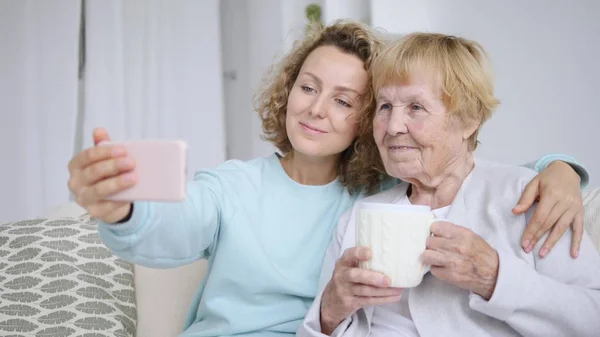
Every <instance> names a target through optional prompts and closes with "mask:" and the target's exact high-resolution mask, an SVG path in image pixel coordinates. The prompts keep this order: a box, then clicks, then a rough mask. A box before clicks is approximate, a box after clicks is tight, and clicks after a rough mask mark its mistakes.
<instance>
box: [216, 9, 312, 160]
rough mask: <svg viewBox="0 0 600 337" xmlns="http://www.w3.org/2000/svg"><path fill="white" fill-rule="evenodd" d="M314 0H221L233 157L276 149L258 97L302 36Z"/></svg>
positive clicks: (228, 113) (228, 121)
mask: <svg viewBox="0 0 600 337" xmlns="http://www.w3.org/2000/svg"><path fill="white" fill-rule="evenodd" d="M310 3H318V1H308V0H298V1H281V0H248V1H238V0H222V1H221V29H222V36H223V40H222V46H221V48H222V54H223V67H224V71H225V80H224V81H225V82H224V92H225V97H226V99H225V111H226V112H225V115H226V127H227V147H228V154H227V155H228V158H234V159H242V160H248V159H251V158H255V157H259V156H264V155H269V154H271V153H273V151H275V147H273V146H272V145H271V144H270V143H268V142H265V141H263V140H261V139H260V135H261V134H262V131H261V122H260V118H259V117H258V114H257V113H256V112H255V111H254V105H253V98H254V95H255V94H256V92H257V90H258V89H259V87H260V86H261V84H262V83H261V81H262V80H263V76H264V75H265V73H267V72H268V71H269V70H270V69H271V66H272V65H274V64H275V63H276V62H278V61H279V60H280V59H281V57H282V56H284V55H285V53H287V52H288V51H289V50H290V49H291V47H292V44H293V42H294V41H295V40H296V39H298V38H301V37H302V36H303V34H304V27H305V20H304V16H305V15H304V13H305V7H306V6H307V5H309V4H310Z"/></svg>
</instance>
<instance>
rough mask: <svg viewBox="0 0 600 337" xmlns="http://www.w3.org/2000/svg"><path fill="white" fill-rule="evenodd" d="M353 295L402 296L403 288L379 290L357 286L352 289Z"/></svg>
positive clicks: (377, 288)
mask: <svg viewBox="0 0 600 337" xmlns="http://www.w3.org/2000/svg"><path fill="white" fill-rule="evenodd" d="M352 294H354V296H359V297H389V296H399V295H400V294H402V288H379V287H373V286H369V285H366V284H356V285H354V286H353V287H352Z"/></svg>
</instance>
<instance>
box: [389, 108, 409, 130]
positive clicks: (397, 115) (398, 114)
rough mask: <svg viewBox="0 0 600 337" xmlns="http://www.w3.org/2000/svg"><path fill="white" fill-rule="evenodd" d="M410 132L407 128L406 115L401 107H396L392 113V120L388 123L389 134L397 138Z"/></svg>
mask: <svg viewBox="0 0 600 337" xmlns="http://www.w3.org/2000/svg"><path fill="white" fill-rule="evenodd" d="M407 132H408V127H407V126H406V114H405V113H404V110H403V109H402V108H401V107H394V108H393V109H392V112H391V113H390V118H389V120H388V123H387V133H388V134H390V135H392V136H396V135H399V134H404V133H407Z"/></svg>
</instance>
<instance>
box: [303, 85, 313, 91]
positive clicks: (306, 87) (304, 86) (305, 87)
mask: <svg viewBox="0 0 600 337" xmlns="http://www.w3.org/2000/svg"><path fill="white" fill-rule="evenodd" d="M300 88H301V89H302V91H304V92H315V89H313V88H311V87H309V86H306V85H303V86H300Z"/></svg>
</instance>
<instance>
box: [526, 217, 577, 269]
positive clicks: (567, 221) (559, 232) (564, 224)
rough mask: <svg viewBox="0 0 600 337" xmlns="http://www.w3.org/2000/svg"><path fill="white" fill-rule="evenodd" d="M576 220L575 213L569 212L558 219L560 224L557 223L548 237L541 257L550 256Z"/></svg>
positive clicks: (541, 251)
mask: <svg viewBox="0 0 600 337" xmlns="http://www.w3.org/2000/svg"><path fill="white" fill-rule="evenodd" d="M555 208H556V207H555ZM574 220H575V212H574V211H570V210H568V211H567V212H565V213H563V214H562V216H561V217H560V218H559V219H558V222H556V225H555V226H554V227H553V228H552V231H551V232H550V235H549V236H548V238H547V239H546V241H545V242H544V245H543V246H542V249H541V250H540V256H541V257H546V255H548V253H549V252H550V251H551V250H552V248H553V247H554V245H555V244H556V243H557V242H558V240H560V238H561V237H562V236H563V235H564V234H565V232H566V231H567V229H568V228H569V226H570V225H571V223H573V221H574ZM535 242H537V241H535Z"/></svg>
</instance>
